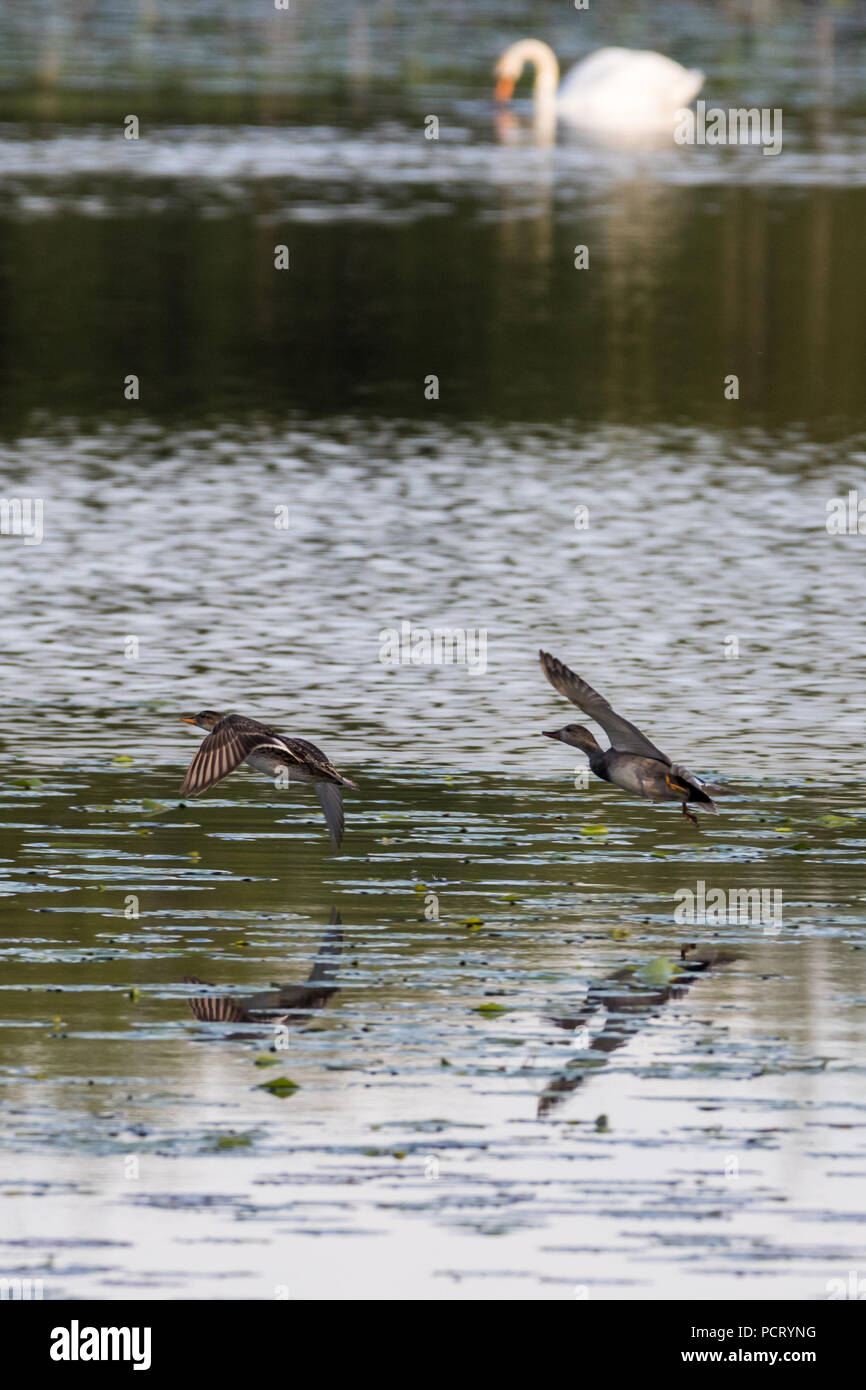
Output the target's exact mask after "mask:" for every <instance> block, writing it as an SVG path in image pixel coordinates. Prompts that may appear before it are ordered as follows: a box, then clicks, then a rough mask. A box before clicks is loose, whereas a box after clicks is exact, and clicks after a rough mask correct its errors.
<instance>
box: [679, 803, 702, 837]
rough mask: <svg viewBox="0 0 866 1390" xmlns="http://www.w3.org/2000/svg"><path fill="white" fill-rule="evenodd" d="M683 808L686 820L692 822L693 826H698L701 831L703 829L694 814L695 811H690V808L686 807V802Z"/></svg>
mask: <svg viewBox="0 0 866 1390" xmlns="http://www.w3.org/2000/svg"><path fill="white" fill-rule="evenodd" d="M682 806H683V815H684V816H685V818H686V820H690V821H691V823H692V825H696V826H697V828H698V830H700V828H701V827H700V825H699V824H698V818H697V816H696V815H695V813H694V812H693V811H690V810H689V808H688V806H687V805H686V803H685V802H683V803H682Z"/></svg>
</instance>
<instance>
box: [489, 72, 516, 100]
mask: <svg viewBox="0 0 866 1390" xmlns="http://www.w3.org/2000/svg"><path fill="white" fill-rule="evenodd" d="M513 91H514V78H513V77H500V78H499V80H498V82H497V83H496V91H495V92H494V93H493V99H494V101H510V100H511V93H512V92H513Z"/></svg>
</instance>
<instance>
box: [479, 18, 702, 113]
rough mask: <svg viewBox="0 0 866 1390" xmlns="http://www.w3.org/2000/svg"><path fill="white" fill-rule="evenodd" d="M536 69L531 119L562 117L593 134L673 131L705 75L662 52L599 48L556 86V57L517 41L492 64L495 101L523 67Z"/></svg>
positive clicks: (543, 47)
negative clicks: (598, 131)
mask: <svg viewBox="0 0 866 1390" xmlns="http://www.w3.org/2000/svg"><path fill="white" fill-rule="evenodd" d="M527 63H529V64H530V65H531V66H533V67H534V68H535V89H534V96H535V108H536V118H537V119H538V118H539V117H540V118H541V119H542V120H544V119H545V117H554V118H555V116H561V117H563V118H564V119H566V120H568V121H573V122H574V123H575V124H578V125H583V126H588V127H592V128H594V129H596V130H614V131H616V130H618V131H640V130H645V131H649V130H654V131H658V130H665V129H672V128H673V125H674V120H675V116H676V112H677V111H679V110H681V109H682V108H683V107H684V106H687V105H688V104H689V102H690V101H691V100H692V99H693V98H694V97H695V96H697V94H698V92H699V91H700V90H701V87H702V86H703V81H704V74H703V73H702V72H700V71H699V70H698V69H697V68H683V67H680V65H679V63H675V62H674V61H673V59H672V58H666V57H665V56H664V54H662V53H651V52H637V51H635V50H634V49H629V48H599V49H598V50H597V51H596V52H595V53H590V55H589V57H588V58H584V59H583V61H582V62H580V63H577V64H576V65H575V66H574V67H573V68H572V69H571V71H570V72H569V73H567V74H566V76H565V77H564V78H563V80H562V82H560V81H559V63H558V62H557V61H556V54H555V53H554V51H553V49H552V48H549V47H548V45H547V44H546V43H542V42H541V40H540V39H520V41H519V42H518V43H513V44H512V45H511V47H510V48H507V49H506V50H505V52H504V53H503V55H502V57H501V58H500V59H499V62H498V63H497V64H496V79H497V80H496V100H497V101H508V100H509V98H510V96H511V94H512V92H513V91H514V84H515V82H517V80H518V78H519V77H520V74H521V73H522V72H523V69H524V67H525V66H526V64H527Z"/></svg>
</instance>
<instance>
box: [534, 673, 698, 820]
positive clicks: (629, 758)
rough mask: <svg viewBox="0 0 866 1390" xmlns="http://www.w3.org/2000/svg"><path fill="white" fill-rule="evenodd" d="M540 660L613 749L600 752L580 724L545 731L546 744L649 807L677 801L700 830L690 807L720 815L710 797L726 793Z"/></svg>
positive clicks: (575, 679)
mask: <svg viewBox="0 0 866 1390" xmlns="http://www.w3.org/2000/svg"><path fill="white" fill-rule="evenodd" d="M538 655H539V658H540V660H541V669H542V671H543V672H544V674H545V675H546V676H547V679H548V680H549V681H550V684H551V685H552V686H553V688H554V689H555V690H558V691H559V693H560V695H564V696H565V698H566V699H567V700H570V701H571V703H572V704H573V705H577V707H578V709H581V710H583V712H584V714H586V715H588V716H589V718H590V719H594V720H595V722H596V723H597V724H600V725H601V727H602V728H603V729H604V732H605V733H606V734H607V736H608V738H609V740H610V747H609V748H602V747H601V745H600V744H599V743H598V741H597V739H596V738H594V736H593V735H592V734H591V733H590V731H589V729H585V728H584V726H583V725H582V724H566V725H565V727H564V728H562V729H554V730H547V729H545V730H544V731H543V732H544V735H545V738H557V739H559V741H560V743H568V744H571V745H572V746H573V747H575V748H580V749H582V751H583V752H584V753H585V754H586V756H587V757H588V758H589V765H590V767H591V768H592V771H593V772H594V773H595V775H596V777H600V778H601V779H602V781H604V782H611V783H612V784H613V785H614V786H615V787H621V788H622V790H623V791H626V792H631V793H632V795H634V796H644V797H646V798H647V800H649V801H679V802H680V803H681V805H682V808H683V815H684V816H685V817H686V819H687V820H690V821H691V822H692V824H693V825H697V824H698V818H697V816H695V815H693V814H692V812H691V811H690V810H689V809H688V803H689V802H691V803H693V804H694V805H698V806H701V807H702V808H703V810H705V811H712V813H713V815H717V814H718V807H717V806H716V805H714V803H713V800H712V796H718V795H720V794H722V793H724V791H725V788H724V787H719V786H716V785H715V784H714V783H712V782H702V781H701V779H700V778H699V777H696V776H695V774H694V773H693V772H690V771H689V769H688V768H687V767H684V766H683V764H682V763H673V762H671V760H670V758H669V757H668V756H667V754H666V753H662V751H661V749H659V748H656V746H655V744H654V743H650V741H649V739H648V738H647V737H646V735H645V734H642V733H641V731H640V729H636V728H635V726H634V724H630V723H629V721H628V720H627V719H623V717H622V715H620V714H617V713H616V711H615V710H613V709H612V708H611V706H610V705H609V704H608V702H607V700H605V698H604V696H603V695H599V693H598V691H597V690H593V688H592V686H591V685H587V683H586V681H585V680H582V679H581V678H580V676H578V675H577V674H576V673H575V672H574V671H571V670H569V668H568V667H567V666H565V665H563V663H562V662H561V661H557V659H556V657H555V656H551V655H550V653H549V652H539V653H538ZM711 793H712V795H710V794H711Z"/></svg>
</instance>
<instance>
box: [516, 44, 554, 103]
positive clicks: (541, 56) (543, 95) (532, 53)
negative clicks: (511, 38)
mask: <svg viewBox="0 0 866 1390" xmlns="http://www.w3.org/2000/svg"><path fill="white" fill-rule="evenodd" d="M514 51H515V58H519V59H520V60H521V61H520V65H521V67H523V65H524V64H525V63H530V64H531V65H532V67H534V68H535V86H534V88H533V96H534V97H535V100H536V101H537V102H538V104H539V105H540V106H541V105H545V106H547V105H552V104H553V102H554V101H555V100H556V89H557V87H558V86H559V63H558V62H557V61H556V54H555V53H554V51H553V49H552V48H550V47H549V46H548V44H546V43H542V41H541V39H521V40H520V42H519V43H516V44H515V45H514Z"/></svg>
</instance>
